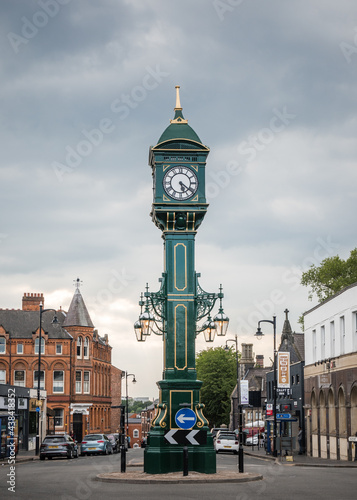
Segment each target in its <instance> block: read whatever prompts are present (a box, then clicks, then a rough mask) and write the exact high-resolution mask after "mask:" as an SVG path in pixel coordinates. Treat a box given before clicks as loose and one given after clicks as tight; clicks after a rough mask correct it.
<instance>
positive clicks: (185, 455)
mask: <svg viewBox="0 0 357 500" xmlns="http://www.w3.org/2000/svg"><path fill="white" fill-rule="evenodd" d="M183 475H184V476H188V448H187V446H184V447H183Z"/></svg>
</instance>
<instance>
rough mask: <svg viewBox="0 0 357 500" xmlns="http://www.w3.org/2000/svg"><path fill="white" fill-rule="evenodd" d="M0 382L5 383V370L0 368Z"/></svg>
mask: <svg viewBox="0 0 357 500" xmlns="http://www.w3.org/2000/svg"><path fill="white" fill-rule="evenodd" d="M0 384H6V370H0Z"/></svg>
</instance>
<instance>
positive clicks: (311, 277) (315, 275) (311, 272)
mask: <svg viewBox="0 0 357 500" xmlns="http://www.w3.org/2000/svg"><path fill="white" fill-rule="evenodd" d="M356 282H357V248H355V249H354V250H351V254H350V256H349V258H348V259H346V260H343V259H341V258H340V257H339V256H338V255H336V256H334V257H327V258H326V259H324V260H323V261H322V262H321V264H320V266H315V264H312V266H310V269H308V270H307V271H305V272H304V273H302V277H301V284H302V285H304V286H310V287H311V290H309V299H310V300H311V299H312V297H313V294H314V293H316V295H317V298H318V300H319V302H322V301H324V300H326V299H328V298H329V297H331V296H332V295H334V294H335V293H337V292H339V291H340V290H342V289H343V288H345V287H346V286H349V285H352V284H353V283H356Z"/></svg>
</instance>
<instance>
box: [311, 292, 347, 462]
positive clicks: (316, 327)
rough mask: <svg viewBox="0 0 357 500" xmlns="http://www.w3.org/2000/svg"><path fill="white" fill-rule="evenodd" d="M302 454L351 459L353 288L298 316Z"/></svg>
mask: <svg viewBox="0 0 357 500" xmlns="http://www.w3.org/2000/svg"><path fill="white" fill-rule="evenodd" d="M304 324H305V377H304V378H305V405H306V406H305V407H306V419H307V421H306V431H307V432H306V436H307V443H306V447H307V452H308V454H310V455H312V456H316V457H321V458H326V459H331V460H333V459H335V460H336V459H338V460H353V459H354V457H355V449H354V444H353V443H352V442H351V441H349V439H348V438H349V437H351V436H355V435H357V434H356V433H357V283H355V284H353V285H350V286H348V287H346V288H345V289H343V290H342V291H341V292H339V293H337V294H336V295H334V296H333V297H330V298H329V299H327V300H326V301H324V302H322V303H321V304H319V305H317V306H316V307H314V308H312V309H310V310H309V311H307V312H306V313H305V314H304Z"/></svg>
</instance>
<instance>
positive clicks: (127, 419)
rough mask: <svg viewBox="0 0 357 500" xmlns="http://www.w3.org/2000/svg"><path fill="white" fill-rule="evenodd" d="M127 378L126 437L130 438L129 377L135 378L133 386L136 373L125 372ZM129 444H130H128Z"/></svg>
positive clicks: (134, 381)
mask: <svg viewBox="0 0 357 500" xmlns="http://www.w3.org/2000/svg"><path fill="white" fill-rule="evenodd" d="M123 376H124V377H125V395H126V436H127V438H128V437H129V395H128V377H133V384H135V383H136V378H135V375H134V373H128V372H124V374H123ZM128 444H129V443H128Z"/></svg>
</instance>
